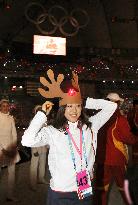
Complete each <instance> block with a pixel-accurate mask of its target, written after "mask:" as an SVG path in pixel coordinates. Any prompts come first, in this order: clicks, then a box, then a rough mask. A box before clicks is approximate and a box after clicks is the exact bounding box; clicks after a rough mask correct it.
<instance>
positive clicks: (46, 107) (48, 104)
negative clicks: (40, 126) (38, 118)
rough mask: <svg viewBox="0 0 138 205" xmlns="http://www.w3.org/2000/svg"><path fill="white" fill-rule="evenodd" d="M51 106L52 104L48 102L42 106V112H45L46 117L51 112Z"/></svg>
mask: <svg viewBox="0 0 138 205" xmlns="http://www.w3.org/2000/svg"><path fill="white" fill-rule="evenodd" d="M53 105H54V104H53V103H52V102H50V101H46V102H45V103H44V104H43V105H42V110H43V111H44V112H46V115H49V113H50V111H51V109H52V106H53Z"/></svg>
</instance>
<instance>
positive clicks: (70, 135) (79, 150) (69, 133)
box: [66, 128, 82, 160]
mask: <svg viewBox="0 0 138 205" xmlns="http://www.w3.org/2000/svg"><path fill="white" fill-rule="evenodd" d="M66 131H67V132H68V135H69V137H70V138H71V140H72V142H73V144H74V147H75V149H76V150H77V152H78V154H79V156H80V158H81V160H82V129H80V149H79V148H78V146H77V145H76V142H75V140H74V139H73V136H72V134H71V132H70V131H69V129H68V128H66Z"/></svg>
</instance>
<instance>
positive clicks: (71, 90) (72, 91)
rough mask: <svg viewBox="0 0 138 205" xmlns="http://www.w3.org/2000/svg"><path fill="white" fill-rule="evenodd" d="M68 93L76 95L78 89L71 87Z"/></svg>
mask: <svg viewBox="0 0 138 205" xmlns="http://www.w3.org/2000/svg"><path fill="white" fill-rule="evenodd" d="M68 95H69V96H74V95H76V91H75V90H74V89H73V88H70V89H69V91H68Z"/></svg>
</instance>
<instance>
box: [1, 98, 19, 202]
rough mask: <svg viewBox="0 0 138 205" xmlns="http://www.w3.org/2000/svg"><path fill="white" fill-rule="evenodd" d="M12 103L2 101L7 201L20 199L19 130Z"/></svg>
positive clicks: (2, 147)
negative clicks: (17, 194)
mask: <svg viewBox="0 0 138 205" xmlns="http://www.w3.org/2000/svg"><path fill="white" fill-rule="evenodd" d="M9 110H10V104H9V101H8V100H6V99H2V100H1V101H0V166H1V167H2V166H8V188H7V201H14V202H16V201H18V200H17V198H16V197H15V196H14V185H15V164H16V163H17V162H19V160H20V156H19V153H18V151H17V132H16V127H15V122H14V118H13V117H12V116H11V115H10V114H9Z"/></svg>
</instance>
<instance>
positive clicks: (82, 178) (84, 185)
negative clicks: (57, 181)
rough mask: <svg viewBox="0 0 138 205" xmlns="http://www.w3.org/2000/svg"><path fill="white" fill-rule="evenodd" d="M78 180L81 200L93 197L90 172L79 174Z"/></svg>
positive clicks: (84, 171) (83, 171) (85, 171)
mask: <svg viewBox="0 0 138 205" xmlns="http://www.w3.org/2000/svg"><path fill="white" fill-rule="evenodd" d="M76 178H77V186H78V197H79V199H83V198H86V197H88V196H90V195H92V187H91V180H90V174H89V172H88V171H87V170H86V169H85V170H82V171H80V172H77V175H76Z"/></svg>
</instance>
